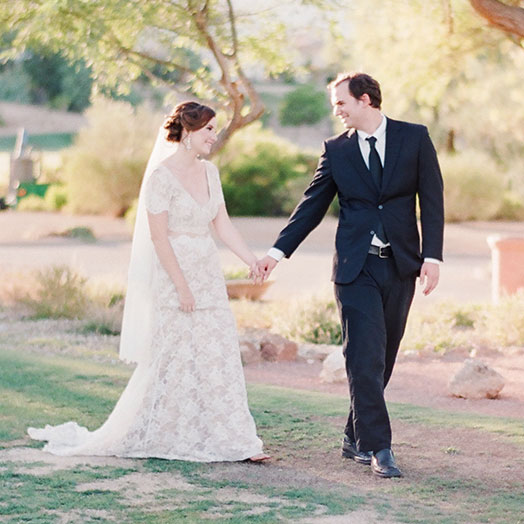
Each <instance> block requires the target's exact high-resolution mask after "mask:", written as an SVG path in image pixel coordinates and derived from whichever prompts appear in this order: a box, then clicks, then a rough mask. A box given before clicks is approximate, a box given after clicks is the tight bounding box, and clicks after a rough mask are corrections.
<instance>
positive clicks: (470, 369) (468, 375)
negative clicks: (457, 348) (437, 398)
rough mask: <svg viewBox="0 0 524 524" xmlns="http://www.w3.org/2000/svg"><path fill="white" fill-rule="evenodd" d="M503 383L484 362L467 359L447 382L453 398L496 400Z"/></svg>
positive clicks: (498, 375) (497, 374) (502, 379)
mask: <svg viewBox="0 0 524 524" xmlns="http://www.w3.org/2000/svg"><path fill="white" fill-rule="evenodd" d="M504 382H505V381H504V377H502V375H500V374H499V373H497V372H496V371H495V370H494V369H492V368H490V367H489V366H487V365H486V364H484V362H482V361H480V360H476V359H472V358H468V359H466V360H465V361H464V365H463V366H462V367H461V368H460V369H459V370H458V372H457V373H456V374H455V376H454V377H453V378H452V379H451V380H450V381H449V384H448V389H449V392H450V393H451V394H452V395H453V396H454V397H462V398H470V399H480V398H497V397H498V395H499V393H500V392H501V391H502V388H503V387H504Z"/></svg>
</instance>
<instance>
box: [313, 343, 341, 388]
mask: <svg viewBox="0 0 524 524" xmlns="http://www.w3.org/2000/svg"><path fill="white" fill-rule="evenodd" d="M320 380H321V381H322V382H330V383H334V382H347V375H346V360H345V358H344V355H343V354H342V348H340V351H333V352H331V353H330V354H329V356H328V357H326V359H325V360H324V363H323V364H322V371H321V372H320Z"/></svg>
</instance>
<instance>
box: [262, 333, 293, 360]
mask: <svg viewBox="0 0 524 524" xmlns="http://www.w3.org/2000/svg"><path fill="white" fill-rule="evenodd" d="M297 352H298V346H297V344H296V343H295V342H292V341H291V340H288V339H287V338H285V337H282V336H280V335H276V334H274V333H268V334H266V335H265V336H264V337H263V338H262V340H261V341H260V353H261V355H262V358H263V359H264V360H269V361H271V362H281V361H289V360H296V358H297Z"/></svg>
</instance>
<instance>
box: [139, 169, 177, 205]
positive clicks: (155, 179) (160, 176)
mask: <svg viewBox="0 0 524 524" xmlns="http://www.w3.org/2000/svg"><path fill="white" fill-rule="evenodd" d="M169 186H170V184H169V180H168V178H167V177H166V174H165V173H164V172H163V171H162V170H161V169H155V170H154V171H153V172H152V173H151V176H150V177H149V180H148V181H147V182H146V187H145V192H144V196H145V205H146V209H147V210H148V211H149V212H150V213H153V214H154V215H156V214H158V213H162V212H163V211H169V200H170V196H171V191H170V189H169Z"/></svg>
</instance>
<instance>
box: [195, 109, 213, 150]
mask: <svg viewBox="0 0 524 524" xmlns="http://www.w3.org/2000/svg"><path fill="white" fill-rule="evenodd" d="M216 128H217V119H216V117H213V118H212V119H211V120H210V121H209V122H208V123H207V124H206V125H205V126H204V127H203V128H201V129H199V130H198V131H191V147H192V148H193V149H194V150H195V152H196V153H197V154H199V155H209V153H210V152H211V148H212V147H213V144H214V143H215V142H216V141H217V132H216Z"/></svg>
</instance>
